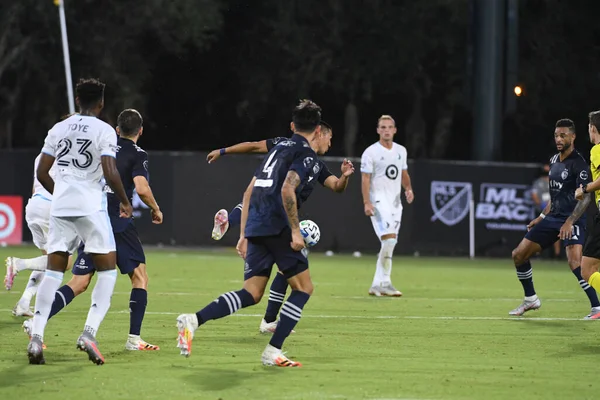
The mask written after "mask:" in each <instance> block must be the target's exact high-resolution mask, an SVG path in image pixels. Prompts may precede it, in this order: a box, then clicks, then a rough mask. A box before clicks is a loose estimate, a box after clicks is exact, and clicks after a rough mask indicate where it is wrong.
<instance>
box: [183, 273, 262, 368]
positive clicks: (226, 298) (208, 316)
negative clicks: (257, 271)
mask: <svg viewBox="0 0 600 400" xmlns="http://www.w3.org/2000/svg"><path fill="white" fill-rule="evenodd" d="M256 278H261V281H262V282H263V283H262V290H264V284H265V283H266V279H267V278H265V277H254V278H251V279H256ZM247 286H248V280H247V281H246V283H245V284H244V287H247ZM259 292H262V291H259ZM261 296H262V294H261ZM257 301H260V296H258V300H255V298H254V297H253V296H252V294H251V293H250V292H249V291H248V290H246V289H242V290H238V291H237V292H227V293H223V294H222V295H221V296H219V298H217V299H216V300H215V301H213V302H212V303H210V304H208V305H207V306H206V307H204V308H203V309H202V310H200V311H198V312H197V313H196V314H181V315H180V316H179V317H177V331H178V336H177V347H178V348H179V349H180V351H181V355H182V356H186V357H189V356H190V354H191V353H192V340H193V339H194V333H195V332H196V329H198V327H199V326H200V325H203V324H205V323H206V322H208V321H210V320H213V319H219V318H223V317H226V316H228V315H231V314H233V313H235V312H236V311H238V310H239V309H241V308H246V307H249V306H253V305H254V304H256V303H257Z"/></svg>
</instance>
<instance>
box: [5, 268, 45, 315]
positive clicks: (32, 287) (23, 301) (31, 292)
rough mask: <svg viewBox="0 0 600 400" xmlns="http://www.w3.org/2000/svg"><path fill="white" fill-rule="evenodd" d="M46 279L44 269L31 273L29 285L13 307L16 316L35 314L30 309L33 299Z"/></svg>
mask: <svg viewBox="0 0 600 400" xmlns="http://www.w3.org/2000/svg"><path fill="white" fill-rule="evenodd" d="M42 279H44V271H33V272H32V273H31V275H29V280H28V281H27V286H26V287H25V290H24V291H23V294H22V295H21V298H20V299H19V301H18V302H17V304H16V305H15V307H14V308H13V311H12V314H13V315H14V316H15V317H33V314H32V313H31V311H30V310H29V307H30V305H31V299H32V298H33V296H35V294H36V293H37V290H38V286H39V285H40V283H41V282H42Z"/></svg>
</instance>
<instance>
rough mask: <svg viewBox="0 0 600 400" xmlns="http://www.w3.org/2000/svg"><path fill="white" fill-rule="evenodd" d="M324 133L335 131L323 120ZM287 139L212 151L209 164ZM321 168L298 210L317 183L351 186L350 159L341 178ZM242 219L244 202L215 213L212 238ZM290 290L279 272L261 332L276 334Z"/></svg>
mask: <svg viewBox="0 0 600 400" xmlns="http://www.w3.org/2000/svg"><path fill="white" fill-rule="evenodd" d="M321 133H322V134H323V135H330V137H333V129H332V128H331V126H330V125H329V124H328V123H326V122H325V121H321ZM282 140H287V138H282V137H276V138H273V139H267V140H262V141H260V142H245V143H238V144H235V145H233V146H230V147H227V148H223V149H220V150H213V151H211V152H210V153H209V154H208V156H207V158H206V159H207V161H208V162H209V163H213V162H215V161H216V160H217V159H218V158H219V157H220V156H221V155H225V154H244V153H267V152H269V151H271V149H272V148H273V147H274V146H275V145H276V144H277V143H279V142H280V141H282ZM327 150H329V147H327V148H326V149H324V151H323V152H319V153H318V155H319V156H322V155H324V154H325V153H326V152H327ZM318 163H319V168H318V172H317V173H316V176H311V177H309V180H308V183H307V184H306V185H304V187H303V188H302V190H301V191H300V193H299V194H298V208H300V206H301V205H302V204H303V203H304V202H305V201H306V200H307V199H308V197H309V196H310V194H311V193H312V191H313V190H314V188H315V186H316V183H317V182H319V184H321V186H324V187H326V188H328V189H331V190H332V191H334V192H336V193H342V192H343V191H344V190H346V187H347V186H348V179H349V177H350V175H352V174H353V173H354V166H353V165H352V162H350V161H349V160H344V161H343V162H342V166H341V172H342V174H341V176H340V177H339V178H338V177H336V176H335V175H333V174H332V173H331V172H330V171H329V168H327V164H325V163H324V162H323V161H322V160H318ZM241 216H242V203H239V204H238V205H237V206H235V207H234V209H233V210H232V211H231V213H229V214H228V213H227V210H225V209H221V210H219V211H218V212H217V213H216V214H215V225H214V228H213V232H212V238H213V239H215V240H220V239H221V238H223V236H224V235H225V233H226V232H227V230H228V229H229V228H231V227H235V226H238V225H239V224H240V222H241ZM287 288H288V283H287V280H286V279H285V277H284V276H283V275H282V274H281V273H279V274H277V275H276V276H275V279H273V282H272V283H271V287H270V288H269V302H268V305H267V310H266V313H265V316H264V318H263V319H262V320H261V323H260V326H259V332H260V333H265V334H268V333H273V332H275V329H276V328H277V314H278V313H279V309H280V308H281V306H282V305H283V299H284V297H285V293H286V291H287Z"/></svg>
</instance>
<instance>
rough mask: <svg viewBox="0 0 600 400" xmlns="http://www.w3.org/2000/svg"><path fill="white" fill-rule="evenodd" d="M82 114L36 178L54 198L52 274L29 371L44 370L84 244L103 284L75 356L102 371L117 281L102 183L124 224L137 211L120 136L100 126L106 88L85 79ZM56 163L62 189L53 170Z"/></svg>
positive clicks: (63, 130) (53, 144)
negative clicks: (105, 327)
mask: <svg viewBox="0 0 600 400" xmlns="http://www.w3.org/2000/svg"><path fill="white" fill-rule="evenodd" d="M76 96H77V97H76V101H77V106H78V108H79V113H78V114H74V115H72V116H70V117H69V118H67V119H65V120H64V121H61V122H59V123H57V124H56V125H54V126H53V127H52V129H50V131H49V132H48V136H47V137H46V140H45V141H44V147H43V148H42V157H41V159H40V163H39V166H38V169H37V177H38V180H39V181H40V183H41V184H42V186H43V187H44V188H45V189H46V190H47V191H48V192H49V193H52V194H53V201H52V203H51V208H50V225H49V230H48V244H47V251H48V268H47V270H46V275H45V277H44V280H43V281H42V283H41V284H40V287H39V289H38V294H37V301H36V304H35V313H34V315H33V329H32V332H31V334H32V336H31V340H30V341H29V345H28V346H27V355H28V357H29V363H30V364H44V363H45V360H44V355H43V350H42V346H43V340H44V330H45V328H46V323H47V322H48V315H49V314H50V310H51V308H52V302H53V301H54V297H55V293H56V290H57V289H58V288H59V286H60V284H61V282H62V280H63V276H64V272H65V270H66V268H67V264H68V259H69V254H70V253H71V254H72V253H73V252H74V251H75V249H76V248H77V246H78V245H79V242H80V241H83V242H84V243H85V252H86V253H89V254H90V255H91V256H92V259H93V261H94V265H95V266H96V270H97V271H98V274H97V276H98V279H97V281H96V286H95V287H94V290H93V292H92V306H91V307H90V311H89V313H88V316H87V320H86V322H85V326H84V329H83V333H82V334H81V336H79V339H77V348H78V349H80V350H82V351H85V352H86V353H87V354H88V356H89V358H90V360H91V361H92V362H94V363H95V364H98V365H100V364H103V363H104V357H103V356H102V354H101V353H100V351H99V350H98V343H97V341H96V334H97V332H98V328H99V327H100V323H101V322H102V320H103V319H104V316H105V315H106V313H107V312H108V309H109V308H110V298H111V296H112V294H113V290H114V287H115V282H116V280H117V271H116V269H115V267H116V253H115V239H114V236H113V231H112V228H111V225H110V220H109V217H108V213H107V210H106V194H105V193H104V192H103V190H102V189H103V184H102V176H103V175H104V179H105V180H106V183H107V184H108V185H109V186H110V188H111V189H112V190H113V192H114V193H115V195H116V196H117V197H118V198H119V200H120V201H121V205H120V208H121V216H123V217H130V216H131V214H132V211H133V208H132V207H131V203H130V202H129V199H128V198H127V195H126V193H125V189H124V188H123V183H122V182H121V178H120V176H119V172H118V170H117V165H116V160H115V158H116V147H117V134H116V132H115V130H114V129H113V128H112V127H111V126H110V125H108V124H107V123H105V122H103V121H101V120H100V119H98V118H97V116H98V115H99V114H100V111H101V110H102V108H103V106H104V84H103V83H101V82H100V81H98V80H96V79H82V80H80V81H79V83H78V84H77V87H76ZM55 160H56V177H55V179H56V181H54V180H53V179H52V178H51V177H50V174H49V172H50V169H51V168H52V165H53V164H54V162H55Z"/></svg>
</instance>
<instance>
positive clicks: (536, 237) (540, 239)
mask: <svg viewBox="0 0 600 400" xmlns="http://www.w3.org/2000/svg"><path fill="white" fill-rule="evenodd" d="M564 223H565V220H564V219H562V218H556V217H552V216H547V217H546V218H544V219H543V220H541V221H540V222H539V223H538V224H537V225H535V226H534V227H533V228H531V230H530V231H529V232H527V234H526V235H525V239H529V240H531V241H532V242H535V243H537V244H539V245H540V246H541V247H542V249H545V248H547V247H550V246H552V245H553V244H554V242H556V241H557V240H559V238H558V234H559V232H560V228H561V227H562V226H563V224H564ZM571 233H572V236H571V239H569V240H562V241H561V242H562V245H563V247H566V246H571V245H574V244H580V245H583V244H584V243H585V220H579V221H577V223H576V224H574V225H573V231H572V232H571Z"/></svg>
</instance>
